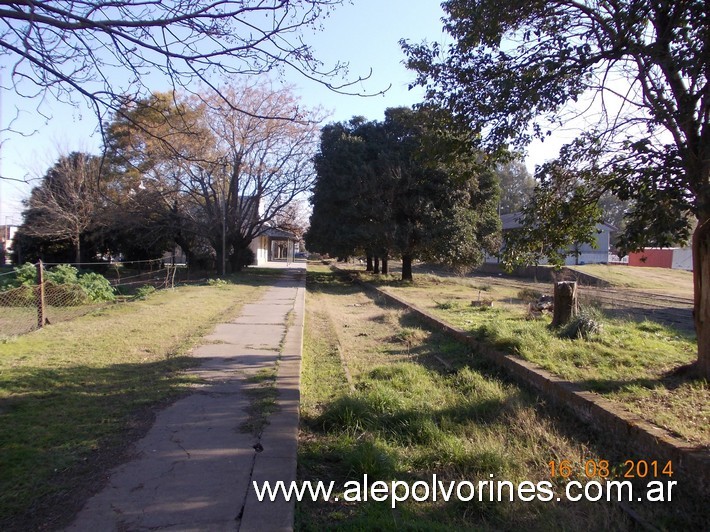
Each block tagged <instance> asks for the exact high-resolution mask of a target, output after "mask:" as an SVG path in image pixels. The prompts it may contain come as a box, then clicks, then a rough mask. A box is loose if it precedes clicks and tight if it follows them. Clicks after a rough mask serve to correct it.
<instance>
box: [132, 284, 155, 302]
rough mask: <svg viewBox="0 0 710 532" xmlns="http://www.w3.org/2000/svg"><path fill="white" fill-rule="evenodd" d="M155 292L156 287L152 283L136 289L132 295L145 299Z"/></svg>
mask: <svg viewBox="0 0 710 532" xmlns="http://www.w3.org/2000/svg"><path fill="white" fill-rule="evenodd" d="M155 292H156V289H155V287H154V286H153V285H150V284H146V285H143V286H141V287H140V288H139V289H138V290H136V295H135V296H134V298H135V299H139V300H145V299H148V297H149V296H150V295H152V294H154V293H155Z"/></svg>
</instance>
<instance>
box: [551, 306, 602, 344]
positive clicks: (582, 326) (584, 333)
mask: <svg viewBox="0 0 710 532" xmlns="http://www.w3.org/2000/svg"><path fill="white" fill-rule="evenodd" d="M603 330H604V326H603V324H602V322H601V315H600V313H599V311H597V310H594V309H592V308H586V309H582V311H580V313H579V314H578V315H577V316H575V317H574V318H572V320H571V321H570V322H569V323H568V324H567V325H565V326H564V327H563V328H562V330H561V331H560V336H561V337H562V338H571V339H580V338H581V339H584V340H588V339H589V338H590V337H592V336H594V335H597V334H601V333H602V331H603Z"/></svg>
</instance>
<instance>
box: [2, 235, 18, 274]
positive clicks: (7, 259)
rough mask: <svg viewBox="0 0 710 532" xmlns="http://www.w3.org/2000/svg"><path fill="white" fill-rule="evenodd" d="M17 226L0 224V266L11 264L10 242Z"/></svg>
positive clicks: (13, 237)
mask: <svg viewBox="0 0 710 532" xmlns="http://www.w3.org/2000/svg"><path fill="white" fill-rule="evenodd" d="M17 229H18V226H16V225H0V266H6V265H8V264H12V242H13V240H14V239H15V233H17Z"/></svg>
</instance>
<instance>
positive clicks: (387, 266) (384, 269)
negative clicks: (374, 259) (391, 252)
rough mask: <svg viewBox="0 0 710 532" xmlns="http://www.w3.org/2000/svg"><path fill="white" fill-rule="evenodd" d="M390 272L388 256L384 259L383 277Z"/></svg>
mask: <svg viewBox="0 0 710 532" xmlns="http://www.w3.org/2000/svg"><path fill="white" fill-rule="evenodd" d="M389 272H390V266H389V259H388V258H387V255H385V256H384V257H382V275H387V274H388V273H389Z"/></svg>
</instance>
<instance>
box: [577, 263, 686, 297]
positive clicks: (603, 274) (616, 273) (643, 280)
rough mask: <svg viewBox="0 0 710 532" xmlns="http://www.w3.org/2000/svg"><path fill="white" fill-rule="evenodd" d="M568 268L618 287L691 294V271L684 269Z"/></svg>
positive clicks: (627, 267) (602, 266) (605, 265)
mask: <svg viewBox="0 0 710 532" xmlns="http://www.w3.org/2000/svg"><path fill="white" fill-rule="evenodd" d="M569 268H571V269H573V270H578V271H580V272H583V273H588V274H590V275H593V276H595V277H599V278H601V279H604V280H605V281H607V282H609V283H611V284H612V285H614V286H618V287H626V288H636V289H643V290H653V291H659V292H668V293H672V294H677V295H688V296H689V297H692V295H693V273H692V272H687V271H684V270H671V269H668V268H650V267H637V266H634V267H630V266H609V265H607V264H585V265H583V266H569Z"/></svg>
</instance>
